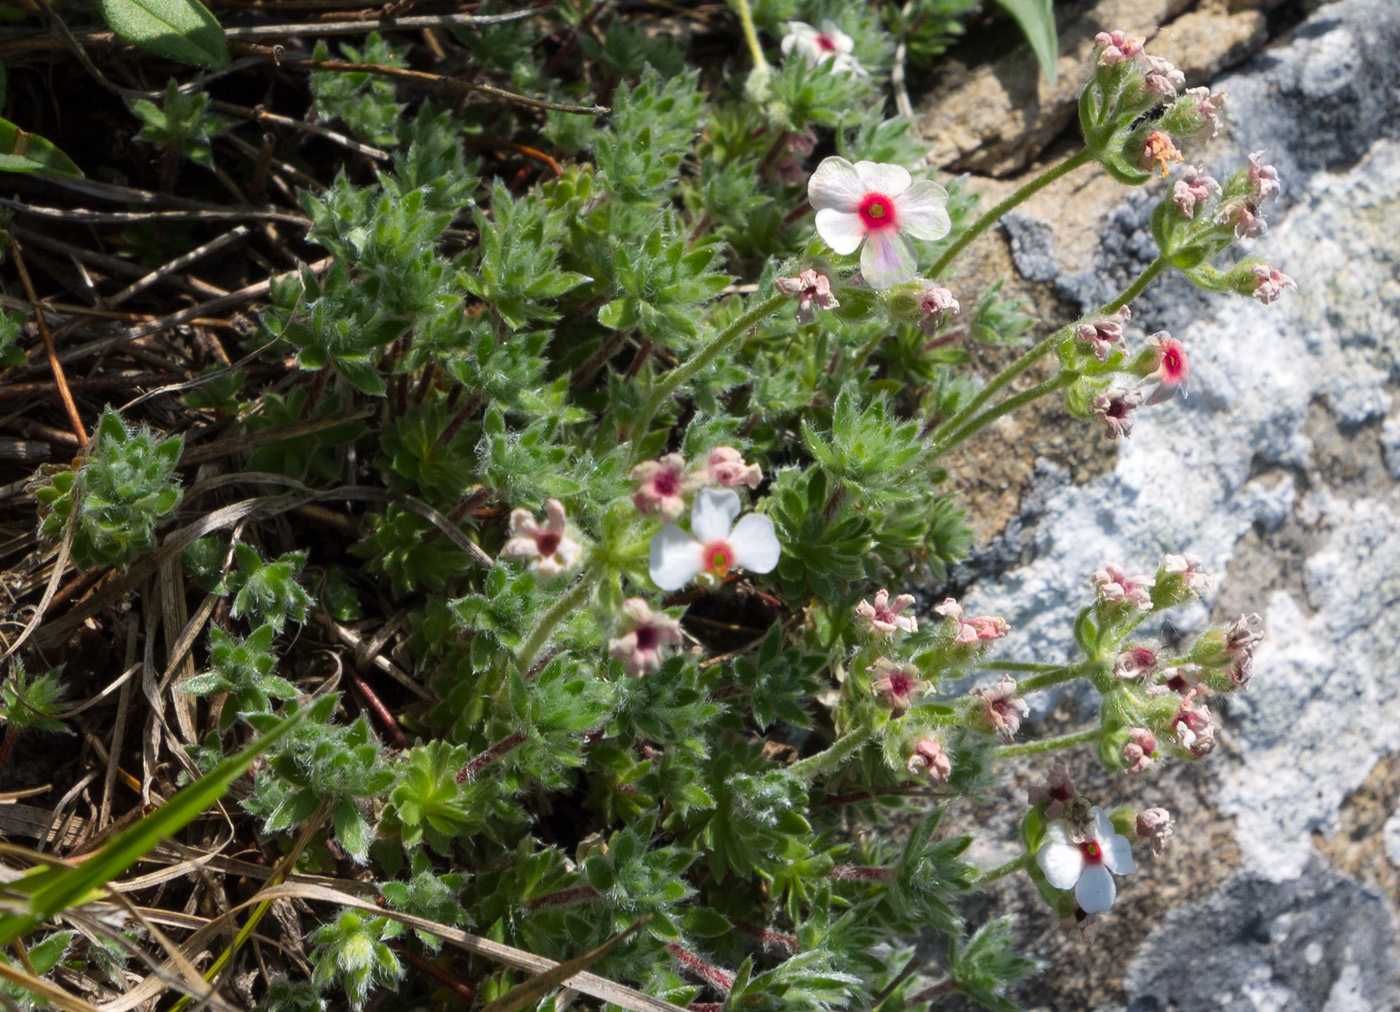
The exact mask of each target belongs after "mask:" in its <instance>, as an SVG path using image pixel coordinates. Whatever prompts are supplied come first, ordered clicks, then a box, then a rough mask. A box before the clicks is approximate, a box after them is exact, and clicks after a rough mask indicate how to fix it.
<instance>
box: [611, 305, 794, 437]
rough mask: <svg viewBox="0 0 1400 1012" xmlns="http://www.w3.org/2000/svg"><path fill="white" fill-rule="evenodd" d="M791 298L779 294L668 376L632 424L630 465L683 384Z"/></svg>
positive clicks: (725, 329) (735, 322)
mask: <svg viewBox="0 0 1400 1012" xmlns="http://www.w3.org/2000/svg"><path fill="white" fill-rule="evenodd" d="M790 298H792V296H790V295H782V294H779V295H774V296H772V297H771V298H768V299H765V300H764V301H762V302H760V303H759V304H758V305H756V306H754V307H753V308H752V309H750V310H749V311H748V312H747V313H745V314H744V315H743V316H741V317H739V318H738V319H737V320H735V321H734V322H733V323H731V324H730V325H729V326H728V327H725V328H724V330H722V331H720V333H719V334H718V335H717V336H716V337H714V338H713V339H712V340H711V341H710V343H709V344H707V345H705V346H704V347H703V348H701V349H700V350H699V351H698V352H696V353H695V354H694V355H693V356H691V358H690V360H689V361H686V362H682V363H681V364H680V365H678V366H676V368H674V369H672V370H671V371H670V372H669V373H667V374H666V377H665V379H663V380H661V382H659V383H657V384H656V386H655V387H653V388H652V391H651V394H650V395H648V397H647V399H646V401H644V402H643V404H642V410H641V411H640V412H639V413H638V415H637V420H636V421H635V422H633V423H632V458H631V460H630V461H629V463H632V464H635V463H636V462H637V452H638V449H639V448H640V446H641V441H642V440H643V439H644V438H645V437H646V432H647V426H649V425H650V424H651V420H652V417H653V416H654V415H655V414H656V411H657V409H658V408H660V407H661V405H662V404H663V403H664V402H665V401H666V399H667V398H668V397H670V396H672V395H673V394H675V392H676V391H677V390H678V389H680V387H681V385H682V384H683V383H685V382H686V381H687V380H689V379H691V378H692V377H693V376H695V375H696V374H697V373H699V372H700V371H701V370H702V369H705V368H707V367H708V366H709V365H710V364H711V363H712V362H714V360H715V359H717V358H718V357H719V355H720V352H722V351H724V349H725V348H727V347H729V345H730V344H732V343H733V342H734V340H735V339H736V338H738V337H739V336H740V335H742V334H745V333H747V332H748V331H749V330H750V329H751V328H753V327H754V326H756V325H757V324H758V323H759V322H760V321H761V320H764V319H765V318H767V317H768V316H771V315H772V314H773V313H774V312H775V311H777V309H778V307H779V306H781V305H782V304H783V303H784V302H787V301H788V299H790Z"/></svg>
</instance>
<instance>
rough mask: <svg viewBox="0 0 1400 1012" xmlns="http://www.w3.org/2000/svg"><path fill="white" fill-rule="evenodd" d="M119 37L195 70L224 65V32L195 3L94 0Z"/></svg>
mask: <svg viewBox="0 0 1400 1012" xmlns="http://www.w3.org/2000/svg"><path fill="white" fill-rule="evenodd" d="M97 7H98V9H99V10H100V11H101V12H102V18H103V20H104V21H106V22H107V24H108V25H109V26H110V27H111V29H112V31H114V32H116V33H117V35H119V36H120V37H121V38H123V39H125V40H126V41H127V42H130V43H132V44H133V45H137V46H140V47H141V48H142V49H145V50H147V51H149V52H152V53H155V54H156V55H157V56H164V57H165V58H166V59H167V60H175V61H176V62H178V63H188V64H192V65H193V66H196V67H208V68H210V69H211V70H222V69H223V68H224V67H227V66H228V46H227V44H226V43H225V42H224V30H223V29H222V28H220V27H219V22H218V21H217V20H216V19H215V17H214V15H213V14H210V13H209V8H207V7H205V6H204V5H203V4H202V3H200V2H199V0H97Z"/></svg>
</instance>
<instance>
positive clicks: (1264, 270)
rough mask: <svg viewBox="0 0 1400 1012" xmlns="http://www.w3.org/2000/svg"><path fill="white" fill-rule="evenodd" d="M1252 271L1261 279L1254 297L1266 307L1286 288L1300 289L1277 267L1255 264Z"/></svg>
mask: <svg viewBox="0 0 1400 1012" xmlns="http://www.w3.org/2000/svg"><path fill="white" fill-rule="evenodd" d="M1250 270H1252V271H1253V272H1254V276H1255V277H1256V278H1258V279H1259V280H1258V283H1257V284H1256V285H1255V287H1254V293H1253V294H1254V297H1255V298H1256V299H1258V300H1259V301H1260V302H1262V303H1263V304H1264V305H1266V306H1267V305H1268V304H1269V303H1271V302H1273V301H1274V300H1275V299H1277V298H1278V297H1279V296H1280V295H1282V294H1283V290H1284V289H1285V288H1292V289H1294V290H1297V288H1298V284H1297V282H1295V281H1294V280H1293V279H1292V278H1290V277H1289V276H1288V275H1287V274H1285V273H1283V271H1281V270H1279V269H1278V268H1277V267H1271V266H1269V265H1268V264H1255V265H1254V266H1253V267H1251V268H1250Z"/></svg>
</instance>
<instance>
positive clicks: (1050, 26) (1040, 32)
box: [997, 0, 1060, 84]
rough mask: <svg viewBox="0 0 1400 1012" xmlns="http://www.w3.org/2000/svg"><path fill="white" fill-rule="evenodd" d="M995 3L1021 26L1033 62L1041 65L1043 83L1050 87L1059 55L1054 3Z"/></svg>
mask: <svg viewBox="0 0 1400 1012" xmlns="http://www.w3.org/2000/svg"><path fill="white" fill-rule="evenodd" d="M997 2H998V3H1000V4H1001V6H1002V8H1003V9H1004V10H1005V11H1006V13H1008V14H1010V15H1011V16H1012V17H1013V18H1015V19H1016V23H1017V24H1018V25H1020V26H1021V31H1022V32H1023V33H1024V34H1025V36H1026V41H1027V42H1029V43H1030V44H1031V52H1033V53H1035V58H1036V60H1037V61H1038V62H1039V63H1040V69H1041V72H1042V73H1044V74H1045V77H1046V79H1047V80H1048V81H1049V82H1050V83H1051V84H1054V83H1055V76H1056V71H1057V69H1058V68H1057V67H1056V65H1055V61H1056V60H1057V59H1058V58H1059V54H1060V42H1059V36H1058V35H1057V34H1056V32H1055V4H1054V0H997Z"/></svg>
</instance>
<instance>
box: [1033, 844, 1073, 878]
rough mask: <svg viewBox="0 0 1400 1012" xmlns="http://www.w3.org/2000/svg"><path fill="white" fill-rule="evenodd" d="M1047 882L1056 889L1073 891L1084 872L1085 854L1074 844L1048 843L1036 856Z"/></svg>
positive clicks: (1036, 861)
mask: <svg viewBox="0 0 1400 1012" xmlns="http://www.w3.org/2000/svg"><path fill="white" fill-rule="evenodd" d="M1035 863H1036V864H1038V865H1040V870H1041V871H1043V872H1045V878H1046V881H1048V882H1049V883H1050V884H1051V885H1052V886H1054V887H1055V888H1056V889H1072V888H1074V883H1076V882H1078V881H1079V877H1080V874H1081V873H1082V872H1083V871H1084V854H1083V852H1082V851H1080V849H1079V848H1078V847H1076V846H1075V845H1074V844H1072V843H1053V842H1052V843H1047V844H1045V845H1044V846H1042V847H1041V848H1040V850H1039V852H1037V854H1036V855H1035Z"/></svg>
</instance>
